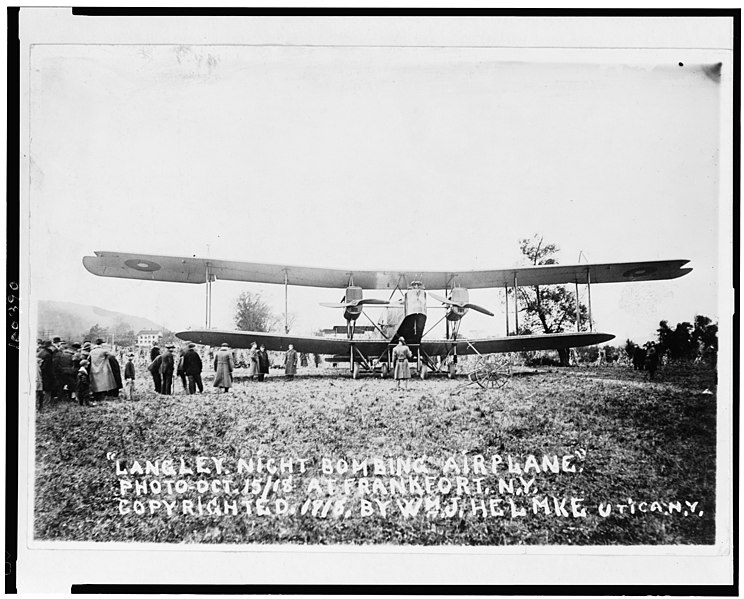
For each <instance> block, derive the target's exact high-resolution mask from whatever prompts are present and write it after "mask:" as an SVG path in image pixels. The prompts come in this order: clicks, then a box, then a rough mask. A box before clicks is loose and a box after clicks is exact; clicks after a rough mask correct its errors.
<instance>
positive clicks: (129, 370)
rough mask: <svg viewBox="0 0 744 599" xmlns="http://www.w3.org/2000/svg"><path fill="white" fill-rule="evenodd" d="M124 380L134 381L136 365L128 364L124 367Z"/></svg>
mask: <svg viewBox="0 0 744 599" xmlns="http://www.w3.org/2000/svg"><path fill="white" fill-rule="evenodd" d="M124 378H125V379H132V380H134V364H133V363H132V362H127V363H126V364H125V365H124Z"/></svg>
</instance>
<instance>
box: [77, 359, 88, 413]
mask: <svg viewBox="0 0 744 599" xmlns="http://www.w3.org/2000/svg"><path fill="white" fill-rule="evenodd" d="M88 366H90V362H88V360H80V368H79V369H78V371H77V385H76V388H75V392H76V394H77V399H78V403H80V405H81V406H90V376H89V375H88Z"/></svg>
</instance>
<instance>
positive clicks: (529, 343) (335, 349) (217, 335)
mask: <svg viewBox="0 0 744 599" xmlns="http://www.w3.org/2000/svg"><path fill="white" fill-rule="evenodd" d="M176 337H178V338H179V339H183V340H184V341H192V342H194V343H199V344H200V345H212V346H219V345H221V344H223V343H227V344H228V345H229V346H230V347H232V348H235V349H247V348H249V347H250V346H251V343H253V342H254V341H255V342H256V343H257V344H258V345H264V346H266V349H267V350H270V351H286V350H287V349H289V346H290V344H291V345H293V346H294V348H295V349H296V350H297V351H298V352H301V353H307V354H324V355H348V354H349V352H350V351H351V346H352V342H350V341H348V340H347V339H332V338H328V337H300V336H294V335H284V334H281V333H258V332H253V331H217V330H205V331H181V332H180V333H176ZM614 338H615V336H614V335H610V334H608V333H547V334H544V335H516V336H512V337H489V338H486V339H458V340H457V341H447V340H445V339H441V340H433V341H424V342H423V343H422V344H421V348H422V349H423V351H424V352H425V353H426V354H428V355H430V356H445V355H447V354H448V353H449V352H450V351H451V350H452V349H453V347H454V346H457V353H458V354H460V355H467V354H475V353H481V354H495V353H501V352H517V351H536V350H544V349H565V348H569V347H582V346H585V345H595V344H597V343H604V342H605V341H609V340H610V339H614ZM353 345H354V347H355V348H356V349H358V350H359V352H361V353H362V354H363V355H364V356H366V357H368V358H372V357H376V356H383V355H384V353H385V351H386V350H387V349H388V347H390V344H389V342H388V341H386V340H385V339H374V340H371V339H358V340H357V339H355V340H354V341H353Z"/></svg>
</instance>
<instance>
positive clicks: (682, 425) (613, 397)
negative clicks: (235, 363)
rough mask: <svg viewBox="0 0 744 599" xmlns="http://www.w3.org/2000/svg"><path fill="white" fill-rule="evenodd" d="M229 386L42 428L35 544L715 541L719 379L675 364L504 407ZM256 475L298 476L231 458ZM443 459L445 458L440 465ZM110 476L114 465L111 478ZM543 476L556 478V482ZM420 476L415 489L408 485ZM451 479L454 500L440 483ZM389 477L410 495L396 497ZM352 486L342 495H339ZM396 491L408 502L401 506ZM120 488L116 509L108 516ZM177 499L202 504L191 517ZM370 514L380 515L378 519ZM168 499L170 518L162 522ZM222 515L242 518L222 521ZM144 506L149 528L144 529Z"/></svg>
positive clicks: (578, 376) (563, 373) (528, 384)
mask: <svg viewBox="0 0 744 599" xmlns="http://www.w3.org/2000/svg"><path fill="white" fill-rule="evenodd" d="M236 374H237V377H236V379H237V381H236V385H235V387H234V388H233V389H232V390H231V392H230V393H227V394H221V393H216V392H213V390H212V389H211V380H209V378H208V377H205V378H206V379H207V380H206V381H205V386H206V390H208V391H210V393H205V394H203V395H193V396H187V395H182V394H180V391H181V385H180V382H179V381H176V384H175V387H176V390H177V393H179V394H176V395H173V396H168V397H165V396H158V395H156V394H155V393H154V392H153V391H151V390H150V389H151V385H150V381H149V380H147V379H145V378H140V379H139V380H138V381H137V385H138V388H137V396H138V401H134V402H128V401H124V400H106V401H103V402H101V403H99V404H98V405H97V406H95V407H92V408H81V407H79V406H77V405H76V404H73V403H61V404H59V405H57V406H56V407H54V408H52V409H50V410H47V411H45V412H43V413H42V414H39V415H37V420H36V485H35V537H36V538H37V539H40V540H75V541H147V542H163V543H180V542H187V543H297V544H305V543H309V544H337V543H342V544H363V543H374V544H380V543H382V544H416V545H443V544H454V545H504V544H507V545H512V544H529V545H587V544H588V545H609V544H620V545H629V544H650V545H656V544H709V543H713V542H714V537H715V527H714V518H715V507H716V505H715V464H716V455H715V444H716V429H715V425H716V375H715V372H714V371H712V370H709V369H706V368H703V367H696V366H691V365H679V366H675V365H672V366H669V367H667V368H666V369H665V370H664V371H662V372H661V373H659V375H658V377H657V380H655V381H652V382H649V381H648V380H646V375H645V373H641V372H633V371H632V370H629V369H624V368H612V367H607V368H594V367H589V368H570V369H569V368H567V369H554V370H553V371H547V372H544V373H541V374H535V375H532V376H521V377H513V378H512V380H511V382H510V384H509V385H507V386H506V387H505V388H504V389H500V390H490V391H484V390H481V389H479V388H478V387H475V386H463V383H466V381H465V380H463V379H460V380H457V381H451V380H447V379H429V380H426V381H419V380H412V381H411V384H410V387H409V389H408V390H407V391H397V390H396V389H395V383H394V382H393V381H390V380H380V379H379V378H366V379H360V380H356V381H354V380H350V379H349V378H347V377H341V376H339V375H338V374H333V373H326V374H324V375H320V374H319V373H318V372H317V371H315V370H314V369H313V370H312V371H310V370H308V371H307V373H305V374H303V373H302V372H301V373H300V374H301V376H299V377H297V378H295V380H293V381H287V380H284V378H283V377H282V376H276V377H272V378H271V379H270V380H268V381H267V382H264V383H256V382H250V381H246V380H245V379H241V376H240V372H239V371H238V372H237V373H236ZM111 452H114V453H115V458H114V456H112V455H111ZM531 455H532V456H535V460H534V461H533V462H531V461H530V459H529V456H531ZM199 456H204V457H216V458H218V459H221V460H223V461H222V466H223V468H225V469H226V470H229V473H227V472H223V473H222V474H220V475H217V474H216V473H215V472H214V470H215V467H214V465H213V464H214V462H213V461H212V460H208V461H206V460H205V461H204V462H203V464H207V465H209V464H211V465H212V468H211V470H212V472H211V473H210V474H206V473H203V474H199V473H198V472H196V467H195V466H196V458H197V457H199ZM478 456H483V457H484V460H483V462H482V463H484V464H486V465H487V470H488V471H487V472H486V473H485V474H483V473H479V472H478V471H473V470H471V471H470V472H468V473H466V472H464V471H460V472H457V471H456V470H454V469H453V467H452V464H453V462H454V463H456V464H459V465H460V466H462V463H463V460H467V462H468V463H469V464H471V466H472V465H473V464H475V463H476V462H477V459H476V458H478ZM544 456H546V458H545V459H546V460H547V462H545V463H543V457H544ZM553 456H557V459H556V461H553ZM259 457H261V458H262V459H263V460H264V462H266V460H268V459H269V458H274V459H275V460H277V462H278V460H279V459H280V458H285V460H289V459H292V460H294V461H293V462H292V467H293V468H298V466H297V464H298V463H299V462H298V460H299V459H304V460H306V462H304V466H305V471H304V472H299V470H298V469H295V471H294V472H293V473H291V475H290V474H289V473H288V472H286V471H285V472H284V473H283V474H282V472H278V473H273V474H272V473H269V472H266V471H264V472H260V473H259V472H247V471H246V470H245V469H243V471H241V472H238V471H237V467H238V466H239V462H238V460H239V459H241V458H243V459H244V460H245V462H244V463H243V466H245V465H246V464H248V463H249V460H250V459H251V458H253V459H254V462H253V464H254V465H255V464H256V463H257V459H258V458H259ZM112 458H114V459H112ZM181 458H184V464H185V465H186V466H190V467H191V469H193V470H195V472H194V474H193V475H192V474H189V473H181V474H179V473H175V474H174V473H170V472H168V473H164V472H162V471H161V472H159V473H158V474H157V475H155V474H153V473H150V474H145V473H143V474H139V473H138V472H136V466H135V461H136V462H137V463H138V464H140V465H142V466H143V467H144V465H145V460H150V461H152V462H153V463H155V461H156V460H158V462H157V463H158V464H160V466H161V467H162V466H163V462H162V460H164V459H172V460H175V463H176V465H177V466H178V464H180V462H179V460H180V459H181ZM323 458H326V459H328V460H329V462H330V463H331V464H334V465H335V464H338V461H339V460H345V463H348V464H349V465H352V464H353V460H355V459H356V460H358V461H360V462H361V461H362V460H363V459H364V458H368V464H370V465H371V464H373V463H374V462H373V461H372V459H373V458H382V459H383V460H384V459H387V458H393V459H396V458H403V459H402V460H401V461H402V462H403V461H404V460H405V458H411V460H415V459H416V458H420V459H419V462H413V463H416V464H419V465H422V466H423V468H424V469H425V472H422V473H416V472H412V473H405V472H403V473H399V472H392V473H391V472H389V471H387V472H386V473H384V474H383V473H378V474H375V473H374V472H372V471H370V472H368V473H367V476H363V475H364V473H363V472H357V473H356V474H354V473H351V472H346V473H341V474H339V473H338V472H334V473H332V474H331V473H324V472H323V465H324V463H323ZM448 458H449V459H451V458H454V460H452V459H451V460H450V462H449V464H448V462H447V459H448ZM509 459H511V460H512V466H513V469H515V468H514V467H515V465H517V464H519V465H521V466H520V467H521V468H522V470H523V472H521V478H522V479H523V480H520V474H517V473H515V472H510V471H509V469H508V464H509ZM564 459H565V462H564V461H563V460H564ZM115 460H121V461H120V462H119V469H120V473H119V474H117V462H116V461H115ZM343 463H344V462H342V465H343ZM387 463H388V462H386V461H383V464H387ZM548 463H549V464H550V465H552V466H555V465H556V464H560V472H557V473H556V472H553V471H552V470H551V469H549V467H548V466H547V465H546V464H548ZM494 464H496V466H495V467H494ZM530 465H531V466H532V467H531V468H529V469H528V467H529V466H530ZM536 465H539V466H540V471H539V472H538V471H537V466H536ZM564 466H566V468H564ZM288 468H289V462H287V469H288ZM571 469H575V472H572V471H570V470H571ZM132 470H135V472H132ZM566 470H569V471H566ZM458 476H459V477H460V478H459V479H458V478H457V477H458ZM426 477H429V478H430V480H429V481H428V484H431V485H432V486H431V487H429V488H427V487H426V486H425V485H426V484H427V481H426ZM361 478H365V479H366V482H365V483H360V480H359V479H361ZM411 478H413V479H415V482H416V483H417V484H419V485H420V487H416V486H415V485H413V486H410V479H411ZM445 478H446V479H448V480H449V483H451V488H449V487H447V483H441V481H442V479H445ZM476 478H477V479H480V480H479V481H478V482H477V483H476V481H475V479H476ZM177 479H180V480H182V481H183V482H182V484H186V485H187V486H188V489H187V490H185V491H183V492H178V491H174V490H173V489H171V494H170V495H168V494H167V493H166V492H165V491H162V490H161V493H160V494H154V493H153V486H152V485H151V484H150V483H151V482H152V481H158V482H160V483H161V484H165V482H166V481H170V482H174V481H175V480H177ZM214 479H216V480H221V481H224V480H230V481H231V483H230V484H232V485H233V488H232V489H231V488H230V487H225V485H224V483H218V487H214V486H212V487H210V489H209V491H208V492H202V491H203V487H202V489H201V490H200V489H199V487H198V484H197V482H196V481H198V480H203V481H207V482H206V484H211V481H212V480H214ZM329 479H334V481H335V487H336V488H333V487H329V484H330V483H329ZM352 479H353V480H352ZM391 479H396V480H398V481H399V482H400V483H401V484H400V485H398V486H397V487H393V486H392V482H391ZM345 480H347V481H348V480H351V482H350V483H347V485H348V487H347V488H346V489H344V488H342V485H343V483H344V481H345ZM530 480H531V482H530ZM122 481H125V484H124V486H122ZM499 481H501V482H500V484H501V487H499ZM135 482H140V483H146V484H147V485H149V486H148V487H147V489H148V492H147V494H144V495H140V496H137V495H134V494H133V492H134V489H135V487H134V483H135ZM524 482H526V483H527V485H526V486H525V485H524ZM127 484H131V485H133V486H132V488H129V487H126V485H127ZM360 484H361V486H360ZM365 484H366V485H367V486H366V487H365V486H364V485H365ZM456 484H457V485H460V486H458V487H457V488H456ZM403 485H409V486H406V487H405V489H406V490H404V491H401V488H402V486H403ZM437 485H441V486H437ZM510 485H512V486H511V487H510ZM142 486H145V485H142ZM125 487H126V488H125ZM419 488H424V496H425V498H424V499H423V500H422V502H421V508H420V510H419V511H418V512H417V513H416V514H415V515H410V514H409V515H406V513H407V510H408V509H409V508H410V509H412V508H413V507H415V500H416V499H417V498H418V497H419V496H420V493H418V491H417V489H419ZM122 490H124V491H125V495H124V498H125V499H127V501H128V503H126V504H120V501H119V499H121V498H122V495H121V493H122ZM478 490H480V492H478ZM572 498H573V499H574V502H575V503H574V506H573V508H574V509H572V506H571V499H572ZM210 499H213V500H214V502H213V504H212V507H214V506H218V507H217V509H216V510H212V511H211V513H210V509H205V504H207V503H208V500H210ZM184 500H187V502H193V503H191V504H190V507H192V506H194V507H193V509H191V511H190V512H189V511H188V510H187V509H186V508H184V507H183V504H184ZM375 500H379V501H383V502H384V501H387V502H389V503H388V504H387V506H386V511H385V515H384V516H383V515H382V513H381V512H380V508H379V504H377V503H376V502H375ZM427 500H428V503H427ZM135 501H137V502H139V503H138V506H135ZM148 501H154V502H156V503H155V504H149V503H148ZM169 501H173V506H175V507H173V508H172V512H169V511H168V509H167V508H166V507H165V506H164V504H165V503H166V502H169ZM200 501H201V506H202V511H201V513H199V510H198V507H197V506H198V505H199V502H200ZM243 501H245V504H243V503H241V502H243ZM233 502H237V503H238V505H239V507H238V511H237V513H233V512H234V507H232V508H229V509H225V507H224V506H225V505H226V504H227V505H233V506H234V503H233ZM409 502H412V503H410V504H409ZM631 502H632V503H631ZM654 502H658V503H654ZM676 502H679V504H677V503H676ZM685 502H688V503H685ZM670 503H671V504H672V506H675V505H677V506H678V507H680V511H679V512H677V511H676V508H670V507H669V505H670ZM156 504H160V505H156ZM120 505H123V507H122V508H121V511H120ZM619 505H622V506H623V507H622V508H620V507H619ZM220 506H222V507H221V508H220ZM246 506H247V507H246ZM259 506H261V507H259ZM136 507H139V508H141V510H142V511H143V512H144V513H135V508H136ZM644 508H645V509H644ZM249 509H250V513H248V511H247V510H249ZM217 510H219V511H217ZM285 510H286V513H285ZM365 510H366V511H365ZM522 510H524V511H522ZM582 510H585V511H584V512H583V514H585V515H582ZM608 510H609V511H608ZM122 511H124V512H127V513H122ZM184 512H185V513H184Z"/></svg>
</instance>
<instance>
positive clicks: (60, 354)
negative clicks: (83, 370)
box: [52, 341, 76, 399]
mask: <svg viewBox="0 0 744 599" xmlns="http://www.w3.org/2000/svg"><path fill="white" fill-rule="evenodd" d="M74 355H75V353H74V352H73V351H72V350H71V349H70V348H69V347H67V342H66V341H60V342H59V345H58V349H57V351H56V352H54V355H53V356H52V363H53V364H54V379H55V381H56V383H57V398H58V399H62V398H65V399H71V398H72V396H73V395H74V394H75V374H76V371H75V369H74V367H73V363H72V359H73V357H74Z"/></svg>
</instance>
